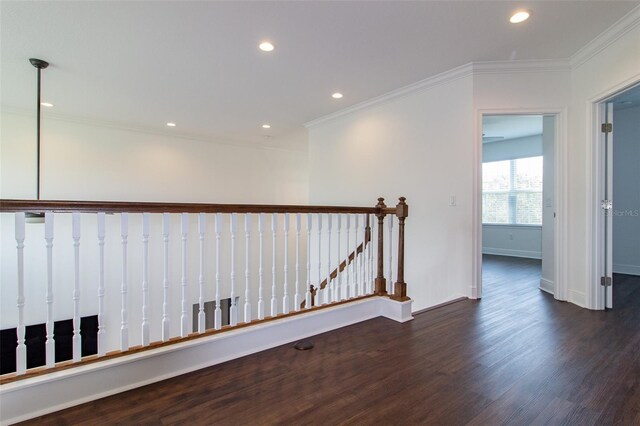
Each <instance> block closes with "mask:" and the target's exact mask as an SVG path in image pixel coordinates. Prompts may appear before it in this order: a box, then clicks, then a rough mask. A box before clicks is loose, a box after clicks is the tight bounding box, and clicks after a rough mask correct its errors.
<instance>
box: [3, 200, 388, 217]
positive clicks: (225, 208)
mask: <svg viewBox="0 0 640 426" xmlns="http://www.w3.org/2000/svg"><path fill="white" fill-rule="evenodd" d="M388 210H390V212H393V213H394V212H395V209H388ZM45 211H53V212H59V213H65V212H80V213H98V212H101V213H121V212H127V213H352V214H357V213H364V214H376V213H377V212H378V208H376V207H355V206H354V207H352V206H301V205H275V204H202V203H138V202H120V201H117V202H112V201H36V200H6V199H0V212H25V213H42V212H45Z"/></svg>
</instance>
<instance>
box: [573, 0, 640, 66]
mask: <svg viewBox="0 0 640 426" xmlns="http://www.w3.org/2000/svg"><path fill="white" fill-rule="evenodd" d="M639 24H640V6H637V7H635V8H634V9H633V10H631V11H630V12H629V13H627V14H626V15H625V16H623V17H622V18H620V19H619V20H618V21H617V22H616V23H614V24H613V25H612V26H610V27H609V28H607V29H606V30H604V31H603V32H602V33H600V34H599V35H598V36H597V37H596V38H594V39H593V40H591V41H590V42H589V43H587V44H586V45H585V46H584V47H582V48H581V49H580V50H578V51H577V52H576V53H575V54H573V55H572V56H571V57H570V58H569V62H570V63H571V67H572V68H573V69H575V68H579V67H581V66H582V65H583V64H585V63H586V62H587V61H589V59H591V58H593V57H594V56H596V55H597V54H598V53H600V52H602V51H603V50H604V49H606V48H607V47H609V46H610V45H611V44H612V43H614V42H615V41H616V40H618V39H619V38H620V37H622V36H624V35H625V34H626V33H628V32H629V31H631V30H632V29H634V28H635V27H636V26H637V25H639Z"/></svg>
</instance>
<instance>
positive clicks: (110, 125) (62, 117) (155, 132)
mask: <svg viewBox="0 0 640 426" xmlns="http://www.w3.org/2000/svg"><path fill="white" fill-rule="evenodd" d="M0 112H1V113H2V114H13V115H18V116H23V117H35V114H34V113H32V112H31V111H29V110H26V109H21V108H13V107H7V106H5V107H2V108H1V109H0ZM43 118H44V119H51V120H55V121H61V122H65V123H71V124H79V125H83V126H91V127H101V128H106V129H112V130H120V131H126V132H133V133H140V134H144V135H151V136H165V137H169V138H173V139H182V140H188V141H192V142H204V143H210V144H216V145H226V146H235V147H243V148H255V149H263V150H267V151H287V152H291V151H292V152H307V151H308V150H306V149H293V148H288V147H281V146H275V145H267V144H263V143H257V142H250V141H246V140H239V139H237V140H230V139H227V140H220V139H212V138H210V137H208V136H204V135H198V134H194V133H180V132H176V131H175V130H171V131H167V130H164V129H162V130H160V128H158V129H154V128H151V127H144V126H136V125H133V124H128V123H121V122H116V121H109V120H97V119H89V118H84V117H76V116H72V115H66V114H59V113H54V112H47V113H46V114H45V115H43Z"/></svg>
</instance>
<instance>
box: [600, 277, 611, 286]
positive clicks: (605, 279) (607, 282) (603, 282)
mask: <svg viewBox="0 0 640 426" xmlns="http://www.w3.org/2000/svg"><path fill="white" fill-rule="evenodd" d="M600 285H601V286H605V287H608V286H610V285H611V277H600Z"/></svg>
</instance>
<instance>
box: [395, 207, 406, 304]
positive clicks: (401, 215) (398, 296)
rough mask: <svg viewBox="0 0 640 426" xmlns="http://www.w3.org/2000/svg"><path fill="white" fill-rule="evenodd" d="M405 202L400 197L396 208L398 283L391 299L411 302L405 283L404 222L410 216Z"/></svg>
mask: <svg viewBox="0 0 640 426" xmlns="http://www.w3.org/2000/svg"><path fill="white" fill-rule="evenodd" d="M405 200H406V198H405V197H400V202H399V203H398V205H397V206H396V216H398V281H397V282H396V283H395V284H394V286H393V296H391V298H392V299H394V300H398V301H403V300H409V298H408V297H407V283H405V282H404V220H405V219H406V218H407V217H408V216H409V206H408V205H407V203H405Z"/></svg>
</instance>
